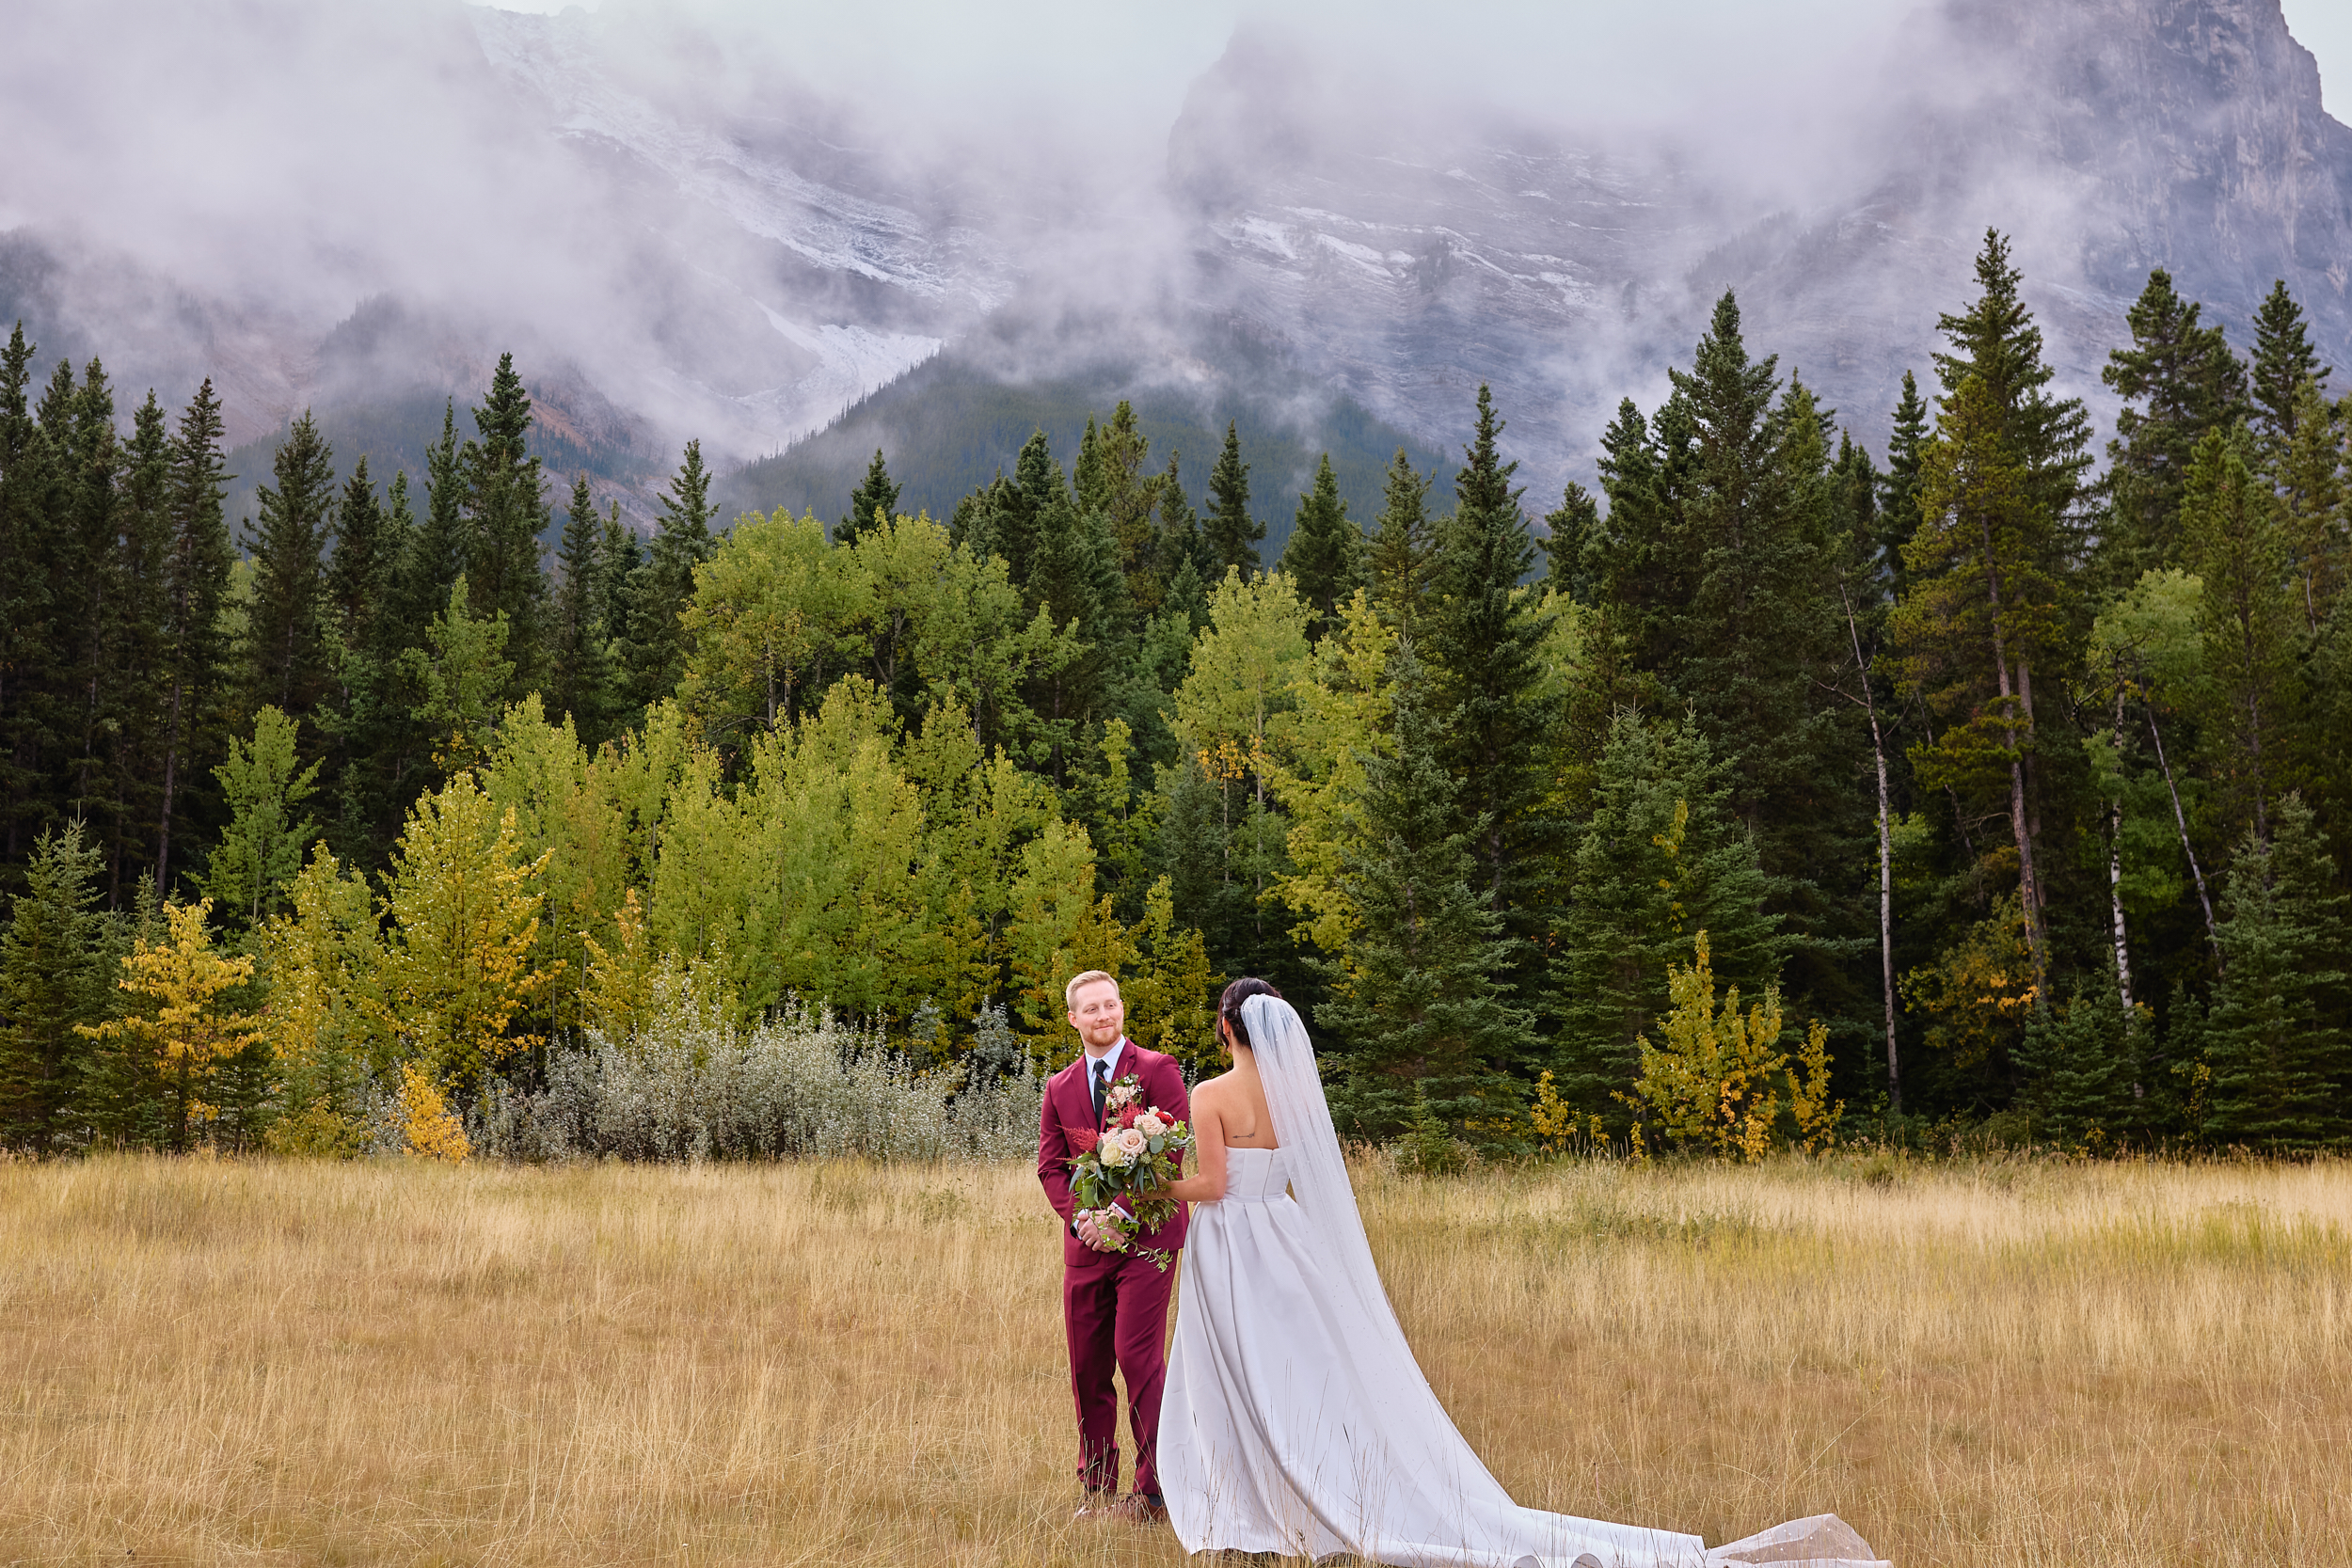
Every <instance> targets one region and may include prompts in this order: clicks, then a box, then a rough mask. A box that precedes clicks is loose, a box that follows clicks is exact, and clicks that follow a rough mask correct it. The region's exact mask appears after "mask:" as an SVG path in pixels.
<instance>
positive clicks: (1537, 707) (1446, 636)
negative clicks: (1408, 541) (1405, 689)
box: [1421, 387, 1559, 995]
mask: <svg viewBox="0 0 2352 1568" xmlns="http://www.w3.org/2000/svg"><path fill="white" fill-rule="evenodd" d="M1500 436H1502V420H1501V419H1500V418H1499V417H1498V416H1497V415H1496V413H1495V407H1494V398H1493V395H1492V393H1491V392H1490V391H1489V390H1488V389H1487V388H1485V387H1481V388H1479V389H1478V422H1477V427H1476V430H1475V433H1474V434H1473V436H1472V437H1471V440H1470V445H1469V446H1468V447H1466V448H1464V449H1463V455H1464V458H1465V462H1464V466H1463V467H1462V469H1461V471H1460V472H1459V473H1458V474H1456V475H1455V476H1454V512H1453V514H1452V515H1450V516H1448V517H1446V518H1445V519H1443V520H1442V521H1441V522H1440V523H1439V525H1438V561H1437V574H1436V576H1437V587H1438V597H1437V600H1436V602H1435V604H1434V605H1432V607H1431V609H1430V613H1429V614H1428V616H1427V618H1426V621H1425V625H1424V628H1423V632H1422V641H1421V648H1422V656H1423V657H1425V658H1426V659H1427V660H1428V662H1429V664H1430V665H1431V667H1432V670H1431V683H1430V684H1431V687H1432V689H1433V690H1434V692H1435V693H1436V700H1437V702H1438V704H1439V705H1440V706H1441V710H1442V711H1443V712H1444V715H1445V717H1444V726H1443V729H1442V731H1441V732H1440V733H1441V737H1442V738H1441V739H1440V741H1439V743H1438V744H1439V752H1440V755H1441V756H1442V757H1443V758H1444V760H1445V763H1446V765H1447V767H1448V768H1451V769H1452V771H1453V773H1454V779H1455V780H1456V781H1457V782H1458V783H1459V784H1460V785H1461V788H1462V802H1463V811H1464V814H1465V815H1466V816H1475V817H1476V818H1477V819H1478V821H1479V827H1478V829H1477V832H1475V833H1474V834H1473V835H1472V837H1471V840H1470V853H1471V855H1472V857H1473V858H1474V859H1475V860H1476V861H1477V863H1478V873H1479V879H1480V882H1481V884H1482V885H1483V887H1484V889H1485V891H1486V895H1487V897H1488V898H1489V899H1490V900H1491V901H1492V907H1493V909H1494V911H1495V912H1496V913H1497V914H1499V915H1501V916H1502V919H1503V922H1504V929H1505V930H1506V932H1507V933H1508V934H1509V935H1510V936H1511V937H1512V938H1513V939H1514V940H1515V942H1517V943H1518V946H1517V947H1516V948H1515V949H1514V953H1515V958H1514V962H1515V965H1518V966H1524V965H1526V964H1529V963H1531V962H1532V961H1533V960H1534V953H1535V950H1536V949H1535V943H1536V942H1537V941H1538V939H1539V938H1540V936H1541V934H1542V932H1543V930H1544V929H1545V927H1546V925H1547V924H1548V911H1547V910H1546V909H1545V907H1544V906H1545V904H1546V902H1547V899H1546V895H1545V891H1544V889H1545V885H1546V879H1545V871H1544V868H1545V866H1546V864H1547V863H1548V862H1549V859H1550V857H1551V854H1552V850H1553V847H1554V845H1555V842H1556V840H1557V838H1558V833H1559V824H1557V823H1556V822H1554V821H1553V820H1552V819H1551V817H1550V816H1549V813H1548V812H1547V811H1546V809H1545V802H1546V798H1547V796H1548V794H1549V787H1550V783H1551V776H1550V769H1549V762H1550V757H1549V746H1548V744H1547V742H1548V740H1549V727H1550V724H1551V721H1552V714H1551V712H1550V709H1549V705H1548V704H1547V702H1546V700H1545V697H1544V695H1543V693H1544V686H1545V666H1544V663H1543V660H1542V658H1541V657H1540V654H1539V650H1540V648H1541V646H1542V644H1543V641H1544V638H1545V635H1546V633H1547V632H1548V631H1549V628H1550V626H1551V617H1550V616H1549V614H1548V613H1546V612H1545V611H1544V610H1541V609H1540V608H1539V607H1538V603H1537V601H1536V599H1535V597H1534V595H1533V594H1522V593H1521V592H1519V583H1520V581H1521V579H1523V578H1526V577H1527V576H1528V575H1529V574H1530V573H1531V572H1532V571H1533V570H1534V565H1535V544H1534V539H1533V538H1531V537H1530V535H1529V532H1528V527H1527V515H1526V514H1525V513H1524V512H1522V511H1521V510H1520V509H1519V492H1518V490H1516V489H1514V488H1513V487H1512V484H1511V478H1512V475H1513V474H1514V473H1516V472H1517V471H1518V464H1517V463H1505V462H1503V461H1502V454H1501V452H1500V451H1499V450H1498V448H1497V445H1496V443H1497V440H1498V438H1499V437H1500ZM1515 973H1516V970H1515ZM1522 978H1524V976H1522ZM1532 991H1533V988H1532V986H1530V987H1528V988H1527V989H1525V990H1522V992H1521V994H1523V995H1525V994H1532Z"/></svg>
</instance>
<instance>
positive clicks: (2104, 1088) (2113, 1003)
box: [2018, 963, 2148, 1153]
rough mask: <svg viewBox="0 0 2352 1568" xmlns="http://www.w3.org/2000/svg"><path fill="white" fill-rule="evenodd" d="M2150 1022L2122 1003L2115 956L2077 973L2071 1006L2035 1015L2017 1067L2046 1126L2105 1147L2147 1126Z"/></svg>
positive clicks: (2083, 1143)
mask: <svg viewBox="0 0 2352 1568" xmlns="http://www.w3.org/2000/svg"><path fill="white" fill-rule="evenodd" d="M2147 1028H2148V1025H2147V1023H2146V1022H2145V1020H2144V1019H2142V1018H2141V1017H2140V1015H2139V1014H2138V1013H2137V1011H2136V1010H2132V1009H2127V1008H2126V1007H2125V1006H2123V997H2122V990H2121V989H2120V988H2119V987H2118V986H2117V985H2116V977H2115V968H2114V965H2113V964H2112V963H2110V964H2109V965H2108V966H2107V968H2106V971H2105V972H2103V973H2100V974H2091V975H2086V976H2078V977H2077V978H2076V979H2075V982H2074V988H2073V990H2071V991H2070V992H2069V994H2068V996H2067V999H2066V1004H2065V1006H2062V1007H2054V1008H2051V1009H2049V1010H2047V1011H2043V1012H2037V1013H2036V1014H2035V1015H2034V1016H2033V1017H2032V1018H2031V1019H2030V1020H2028V1021H2027V1022H2026V1039H2025V1044H2024V1045H2023V1046H2022V1047H2021V1048H2020V1049H2019V1052H2018V1058H2019V1059H2018V1067H2019V1069H2021V1070H2022V1072H2023V1073H2024V1075H2025V1076H2026V1080H2027V1083H2028V1085H2029V1089H2028V1091H2027V1092H2028V1093H2029V1095H2030V1097H2031V1101H2032V1103H2033V1104H2034V1106H2035V1108H2036V1109H2037V1110H2038V1111H2040V1113H2041V1128H2040V1130H2041V1132H2043V1133H2044V1134H2046V1135H2047V1136H2049V1137H2051V1138H2054V1139H2056V1140H2057V1141H2058V1142H2059V1143H2061V1144H2065V1145H2069V1146H2072V1147H2074V1148H2090V1149H2092V1150H2094V1151H2096V1152H2101V1153H2105V1152H2109V1151H2112V1150H2113V1149H2114V1148H2117V1147H2118V1146H2119V1145H2122V1144H2123V1143H2126V1142H2127V1141H2130V1140H2132V1139H2134V1138H2136V1137H2137V1136H2139V1135H2141V1134H2143V1133H2144V1132H2147V1131H2148V1128H2147V1118H2146V1117H2145V1115H2144V1108H2145V1106H2146V1104H2147V1100H2146V1087H2147V1085H2146V1082H2145V1074H2144V1070H2143V1063H2142V1052H2141V1050H2140V1046H2141V1042H2142V1037H2143V1036H2144V1035H2145V1033H2146V1032H2147ZM2135 1091H2137V1093H2136V1092H2135Z"/></svg>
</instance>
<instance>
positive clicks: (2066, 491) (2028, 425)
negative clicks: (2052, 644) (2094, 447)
mask: <svg viewBox="0 0 2352 1568" xmlns="http://www.w3.org/2000/svg"><path fill="white" fill-rule="evenodd" d="M1976 271H1977V283H1978V286H1979V291H1980V292H1979V293H1978V296H1977V298H1976V300H1975V302H1974V303H1973V304H1971V305H1970V306H1969V308H1968V309H1966V310H1965V311H1963V313H1961V314H1960V315H1957V316H1954V315H1942V316H1938V317H1937V318H1936V324H1935V325H1936V330H1937V331H1938V332H1941V333H1943V334H1944V335H1945V336H1946V338H1947V339H1948V340H1949V341H1950V342H1951V345H1952V351H1951V352H1950V353H1948V354H1938V355H1936V356H1935V374H1936V378H1937V380H1938V381H1940V382H1941V383H1942V384H1943V388H1944V399H1945V404H1946V406H1947V407H1948V406H1949V405H1950V403H1951V400H1952V399H1953V398H1954V397H1956V396H1957V395H1958V394H1959V392H1960V388H1961V387H1962V385H1963V383H1964V382H1966V381H1967V380H1968V379H1969V378H1970V377H1971V376H1973V377H1975V378H1976V379H1978V380H1979V381H1981V382H1982V383H1983V384H1984V389H1985V395H1986V397H1987V399H1988V401H1989V405H1990V406H1991V407H1992V408H1993V409H1994V410H1995V411H1996V412H1997V414H1998V418H1999V433H2000V436H2001V439H2002V440H2003V441H2004V442H2006V443H2007V444H2008V446H2009V447H2010V451H2013V452H2014V453H2015V454H2016V457H2017V459H2018V461H2019V462H2020V463H2021V464H2023V465H2024V467H2025V477H2026V489H2027V492H2028V495H2029V499H2031V500H2032V502H2033V503H2034V504H2035V505H2036V506H2038V507H2040V508H2041V509H2042V512H2043V513H2045V514H2046V515H2048V516H2049V517H2050V518H2051V519H2052V520H2053V521H2054V522H2055V523H2056V524H2057V525H2058V529H2057V531H2055V532H2054V533H2053V534H2052V536H2051V537H2052V541H2053V544H2054V546H2074V545H2075V544H2077V543H2078V540H2077V539H2076V537H2075V534H2074V531H2075V530H2076V529H2077V528H2078V527H2079V524H2080V519H2079V518H2077V516H2076V515H2075V512H2076V502H2077V501H2078V500H2079V499H2080V498H2081V496H2082V491H2083V476H2084V475H2085V473H2087V472H2088V471H2089V469H2090V415H2089V414H2088V413H2087V412H2086V411H2085V410H2084V408H2083V404H2082V400H2081V399H2079V398H2057V397H2052V396H2051V395H2050V393H2049V390H2048V388H2049V385H2050V380H2051V378H2052V377H2053V376H2054V375H2056V374H2057V372H2056V371H2055V370H2053V369H2052V368H2051V367H2050V366H2049V365H2047V364H2045V363H2044V362H2043V361H2042V329H2041V328H2040V327H2039V326H2037V325H2034V319H2033V312H2032V311H2030V310H2028V309H2026V303H2025V300H2024V299H2023V297H2021V295H2020V293H2019V290H2020V287H2021V285H2022V284H2023V283H2024V281H2025V279H2024V275H2023V274H2021V273H2020V272H2019V271H2018V270H2017V269H2016V268H2015V267H2013V266H2011V265H2010V246H2009V240H2008V238H2007V236H2005V235H2003V234H2001V233H2000V232H1999V231H1998V230H1991V229H1988V230H1985V234H1984V248H1983V250H1981V251H1980V252H1979V253H1978V256H1977V269H1976ZM2056 563H2057V562H2056V561H2055V559H2054V560H2053V561H2052V562H2048V563H2046V564H2051V565H2055V564H2056Z"/></svg>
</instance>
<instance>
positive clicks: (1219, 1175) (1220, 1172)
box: [1154, 1085, 1225, 1203]
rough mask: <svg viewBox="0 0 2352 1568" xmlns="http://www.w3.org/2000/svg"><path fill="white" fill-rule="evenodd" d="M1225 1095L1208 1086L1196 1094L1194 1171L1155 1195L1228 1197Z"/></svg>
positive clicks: (1201, 1199)
mask: <svg viewBox="0 0 2352 1568" xmlns="http://www.w3.org/2000/svg"><path fill="white" fill-rule="evenodd" d="M1221 1101H1222V1097H1221V1096H1219V1095H1218V1094H1217V1093H1216V1090H1215V1089H1213V1088H1209V1087H1206V1086H1205V1085H1204V1086H1203V1088H1202V1089H1201V1090H1200V1092H1198V1093H1196V1094H1194V1096H1193V1097H1192V1154H1193V1159H1194V1160H1195V1161H1196V1162H1197V1163H1196V1164H1195V1166H1194V1170H1193V1174H1192V1175H1190V1176H1187V1177H1185V1178H1184V1179H1183V1180H1178V1181H1171V1182H1169V1183H1168V1185H1167V1186H1166V1187H1163V1188H1162V1189H1160V1192H1159V1193H1158V1194H1155V1195H1154V1196H1168V1197H1172V1198H1176V1199H1178V1200H1179V1201H1181V1202H1184V1203H1215V1202H1216V1200H1217V1199H1219V1198H1221V1197H1223V1196H1225V1120H1224V1118H1223V1117H1221V1116H1219V1115H1218V1114H1217V1113H1218V1110H1219V1107H1220V1104H1221Z"/></svg>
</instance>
